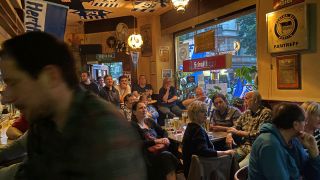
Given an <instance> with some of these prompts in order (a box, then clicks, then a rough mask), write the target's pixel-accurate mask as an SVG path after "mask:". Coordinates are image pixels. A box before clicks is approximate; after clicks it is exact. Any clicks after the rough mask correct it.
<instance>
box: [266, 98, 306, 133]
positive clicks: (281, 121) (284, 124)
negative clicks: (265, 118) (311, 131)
mask: <svg viewBox="0 0 320 180" xmlns="http://www.w3.org/2000/svg"><path fill="white" fill-rule="evenodd" d="M272 112H273V114H272V123H273V124H274V125H275V126H276V127H277V128H279V129H286V130H287V129H292V130H294V131H295V133H297V135H298V133H299V132H300V131H303V130H304V126H305V113H304V111H303V110H302V108H300V107H299V106H298V105H296V104H292V103H280V104H279V105H277V106H276V107H275V108H274V109H273V111H272Z"/></svg>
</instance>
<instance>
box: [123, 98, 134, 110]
mask: <svg viewBox="0 0 320 180" xmlns="http://www.w3.org/2000/svg"><path fill="white" fill-rule="evenodd" d="M123 101H124V104H125V106H126V107H127V108H129V109H131V108H132V104H133V103H134V101H135V98H134V96H133V95H132V94H127V95H126V96H125V97H124V99H123Z"/></svg>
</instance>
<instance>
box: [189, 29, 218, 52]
mask: <svg viewBox="0 0 320 180" xmlns="http://www.w3.org/2000/svg"><path fill="white" fill-rule="evenodd" d="M214 41H215V40H214V31H213V30H211V31H207V32H204V33H200V34H196V35H195V36H194V52H195V53H199V52H207V51H212V50H214V46H215V43H214Z"/></svg>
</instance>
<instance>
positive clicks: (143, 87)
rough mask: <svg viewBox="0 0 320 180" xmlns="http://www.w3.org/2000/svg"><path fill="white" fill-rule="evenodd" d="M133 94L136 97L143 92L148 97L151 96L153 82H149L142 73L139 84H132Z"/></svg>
mask: <svg viewBox="0 0 320 180" xmlns="http://www.w3.org/2000/svg"><path fill="white" fill-rule="evenodd" d="M132 94H133V95H134V96H135V97H136V98H139V96H140V95H141V94H146V95H147V97H148V98H151V95H152V86H151V84H147V80H146V76H145V75H140V76H139V82H138V84H134V85H133V86H132Z"/></svg>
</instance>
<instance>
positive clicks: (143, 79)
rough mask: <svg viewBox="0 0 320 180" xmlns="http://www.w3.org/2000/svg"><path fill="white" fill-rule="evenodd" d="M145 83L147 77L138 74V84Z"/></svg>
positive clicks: (142, 84) (143, 84)
mask: <svg viewBox="0 0 320 180" xmlns="http://www.w3.org/2000/svg"><path fill="white" fill-rule="evenodd" d="M146 84H147V79H146V76H145V75H140V76H139V85H140V86H145V85H146Z"/></svg>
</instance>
